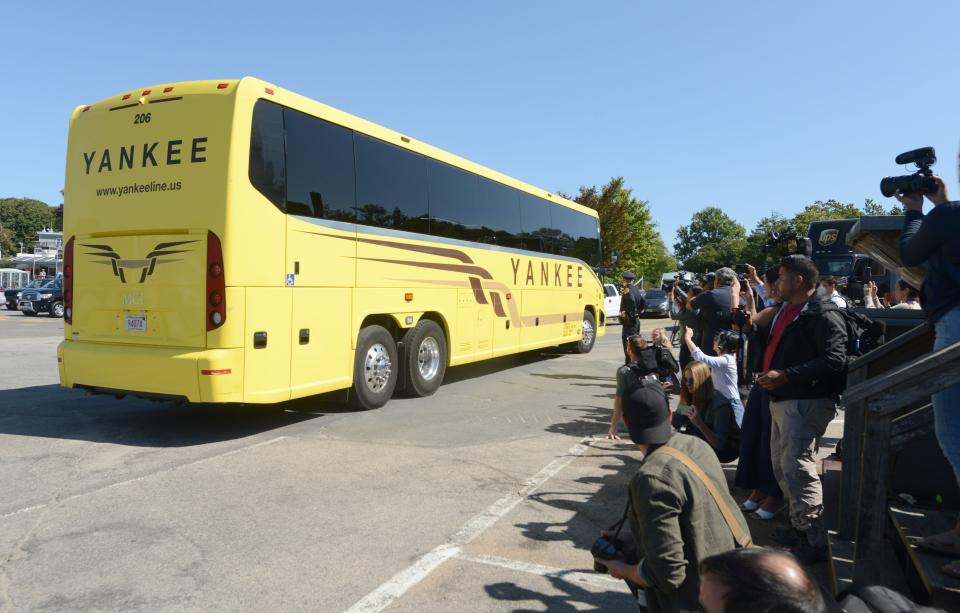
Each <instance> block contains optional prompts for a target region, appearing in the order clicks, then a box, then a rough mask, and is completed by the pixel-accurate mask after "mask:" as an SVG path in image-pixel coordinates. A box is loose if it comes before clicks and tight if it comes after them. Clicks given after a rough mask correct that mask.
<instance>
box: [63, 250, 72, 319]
mask: <svg viewBox="0 0 960 613" xmlns="http://www.w3.org/2000/svg"><path fill="white" fill-rule="evenodd" d="M63 321H65V322H66V323H68V324H73V237H72V236H71V237H70V240H68V241H67V246H66V247H64V248H63Z"/></svg>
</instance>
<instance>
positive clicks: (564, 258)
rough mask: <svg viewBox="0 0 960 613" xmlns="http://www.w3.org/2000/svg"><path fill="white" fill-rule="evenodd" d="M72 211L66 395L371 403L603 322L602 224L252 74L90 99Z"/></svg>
mask: <svg viewBox="0 0 960 613" xmlns="http://www.w3.org/2000/svg"><path fill="white" fill-rule="evenodd" d="M64 198H65V201H64V202H65V205H64V213H65V215H64V236H65V237H66V239H67V240H66V243H65V244H66V246H65V249H64V299H65V303H64V307H65V308H64V341H63V343H61V345H60V347H59V349H58V362H59V369H60V381H61V384H62V385H64V386H66V387H71V388H84V389H87V390H88V391H91V392H93V393H105V394H113V395H118V396H119V395H123V394H133V395H138V396H146V397H159V398H175V399H181V400H186V401H189V402H211V403H275V402H281V401H285V400H289V399H293V398H299V397H303V396H309V395H313V394H320V393H325V392H330V391H335V390H348V389H349V390H350V391H349V398H350V401H351V402H352V403H353V404H354V405H356V406H358V407H361V408H375V407H380V406H382V405H383V404H385V403H386V402H387V401H388V400H389V399H390V397H391V396H392V395H393V394H394V393H403V394H406V395H413V396H423V395H428V394H431V393H433V392H434V391H435V390H436V389H437V388H438V387H439V385H440V383H441V381H442V380H443V376H444V372H445V371H446V368H447V367H448V366H455V365H459V364H466V363H469V362H475V361H478V360H484V359H488V358H492V357H496V356H503V355H507V354H512V353H516V352H520V351H527V350H531V349H537V348H543V347H548V346H553V345H558V344H570V345H571V346H572V347H574V348H575V350H577V351H580V352H588V351H590V350H591V349H592V347H593V345H594V342H595V340H596V338H597V336H599V335H602V334H603V333H604V330H605V318H604V312H603V308H602V305H603V288H602V286H601V283H600V281H599V280H598V279H597V277H596V275H595V274H594V272H593V268H592V266H593V265H595V264H596V263H597V259H598V257H599V251H600V240H599V228H598V220H597V215H596V212H595V211H593V210H591V209H589V208H585V207H582V206H579V205H577V204H576V203H574V202H570V201H569V200H565V199H563V198H561V197H559V196H557V195H555V194H551V193H548V192H546V191H544V190H541V189H537V188H535V187H532V186H530V185H527V184H526V183H522V182H520V181H517V180H515V179H511V178H509V177H507V176H504V175H502V174H499V173H497V172H494V171H492V170H489V169H487V168H484V167H482V166H480V165H478V164H474V163H472V162H469V161H467V160H464V159H462V158H459V157H457V156H454V155H451V154H449V153H446V152H444V151H441V150H440V149H437V148H434V147H431V146H430V145H427V144H425V143H421V142H418V141H417V140H415V139H412V138H410V137H408V136H405V135H402V134H400V133H397V132H393V131H391V130H388V129H385V128H383V127H380V126H378V125H375V124H373V123H371V122H368V121H365V120H363V119H360V118H358V117H355V116H353V115H349V114H347V113H345V112H343V111H339V110H337V109H334V108H331V107H329V106H326V105H324V104H321V103H319V102H315V101H313V100H309V99H307V98H304V97H302V96H299V95H297V94H295V93H293V92H290V91H286V90H283V89H281V88H279V87H276V86H274V85H271V84H269V83H266V82H264V81H260V80H258V79H254V78H249V77H247V78H243V79H240V80H232V81H231V80H228V81H192V82H184V83H172V84H167V85H159V86H154V87H147V88H143V89H137V90H131V91H129V92H125V93H123V94H119V95H117V96H113V97H111V98H107V99H105V100H102V101H100V102H97V103H95V104H91V105H89V106H81V107H78V108H77V109H76V110H75V111H74V113H73V115H72V118H71V121H70V134H69V142H68V148H67V165H66V189H65V196H64Z"/></svg>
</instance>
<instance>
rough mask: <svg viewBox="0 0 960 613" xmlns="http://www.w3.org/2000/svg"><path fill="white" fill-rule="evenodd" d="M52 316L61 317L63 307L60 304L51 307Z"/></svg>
mask: <svg viewBox="0 0 960 613" xmlns="http://www.w3.org/2000/svg"><path fill="white" fill-rule="evenodd" d="M53 314H54V315H55V316H56V317H63V305H62V304H55V305H53Z"/></svg>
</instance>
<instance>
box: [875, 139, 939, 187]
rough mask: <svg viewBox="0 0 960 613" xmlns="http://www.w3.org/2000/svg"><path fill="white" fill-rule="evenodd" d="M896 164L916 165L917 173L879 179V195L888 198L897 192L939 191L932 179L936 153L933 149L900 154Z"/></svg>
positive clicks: (921, 149)
mask: <svg viewBox="0 0 960 613" xmlns="http://www.w3.org/2000/svg"><path fill="white" fill-rule="evenodd" d="M895 161H896V163H897V164H916V165H917V168H918V170H917V172H915V173H913V174H912V175H902V176H899V177H884V178H882V179H880V193H881V194H883V195H884V197H886V198H890V197H891V196H893V195H894V194H896V193H897V192H900V193H901V194H934V193H936V192H937V189H939V186H938V185H937V182H936V181H934V179H933V169H931V168H930V167H931V166H933V165H934V164H936V163H937V152H936V151H934V149H933V147H921V148H920V149H914V150H913V151H907V152H906V153H901V154H900V155H898V156H897V158H896V160H895Z"/></svg>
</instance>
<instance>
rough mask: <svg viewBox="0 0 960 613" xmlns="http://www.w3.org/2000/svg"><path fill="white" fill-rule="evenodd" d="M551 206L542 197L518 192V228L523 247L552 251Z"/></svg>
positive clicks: (546, 251) (532, 249) (545, 251)
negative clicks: (520, 232) (520, 231)
mask: <svg viewBox="0 0 960 613" xmlns="http://www.w3.org/2000/svg"><path fill="white" fill-rule="evenodd" d="M551 208H553V205H552V204H551V203H549V202H547V201H546V200H544V199H543V198H537V197H536V196H532V195H530V194H528V193H526V192H520V229H521V230H522V235H521V236H522V237H523V242H524V248H525V249H529V250H531V251H542V252H544V253H553V249H552V247H553V243H554V241H553V240H552V237H551V233H552V232H553V223H552V222H551V221H550V209H551Z"/></svg>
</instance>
